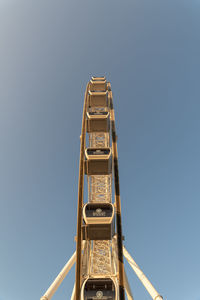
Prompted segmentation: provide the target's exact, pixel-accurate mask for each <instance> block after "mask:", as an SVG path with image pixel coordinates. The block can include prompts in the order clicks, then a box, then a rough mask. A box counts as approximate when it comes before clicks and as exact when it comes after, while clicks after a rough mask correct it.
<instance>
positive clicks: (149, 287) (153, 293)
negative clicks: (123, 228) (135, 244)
mask: <svg viewBox="0 0 200 300" xmlns="http://www.w3.org/2000/svg"><path fill="white" fill-rule="evenodd" d="M123 252H124V257H125V258H126V259H127V261H128V263H129V264H130V266H131V267H132V269H133V271H134V272H135V274H136V275H137V277H138V278H139V279H140V281H141V282H142V284H143V285H144V287H145V288H146V290H147V292H148V293H149V294H150V296H151V297H152V299H153V300H163V297H162V296H161V295H160V294H159V293H158V292H157V291H156V289H155V288H154V286H153V285H152V284H151V282H150V281H149V280H148V278H147V277H146V276H145V275H144V273H143V272H142V270H141V269H140V268H139V266H138V265H137V264H136V262H135V261H134V260H133V258H132V257H131V255H130V254H129V253H128V251H127V250H126V248H125V247H123Z"/></svg>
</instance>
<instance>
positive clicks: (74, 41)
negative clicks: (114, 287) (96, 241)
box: [0, 0, 200, 300]
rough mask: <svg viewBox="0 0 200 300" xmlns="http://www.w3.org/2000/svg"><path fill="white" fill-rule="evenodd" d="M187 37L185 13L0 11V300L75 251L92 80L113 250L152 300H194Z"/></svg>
mask: <svg viewBox="0 0 200 300" xmlns="http://www.w3.org/2000/svg"><path fill="white" fill-rule="evenodd" d="M199 32H200V2H199V0H188V1H186V0H165V1H164V0H124V1H122V0H121V1H119V0H107V1H105V0H101V1H92V0H65V1H64V0H52V1H49V0H42V1H41V0H34V1H27V0H18V1H16V0H0V139H1V146H0V241H1V242H0V299H1V300H13V299H15V300H23V299H24V300H25V299H28V300H36V299H39V298H40V296H41V295H42V294H43V293H44V292H45V290H46V289H47V288H48V286H49V285H50V284H51V282H52V281H53V279H54V278H55V276H56V275H57V274H58V272H59V271H60V269H61V268H62V267H63V265H64V264H65V263H66V261H67V260H68V258H69V257H70V256H71V255H72V253H73V252H74V250H75V242H74V236H75V234H76V210H77V190H78V164H79V136H80V132H81V116H82V106H83V97H84V91H85V87H86V83H87V81H88V80H89V79H90V77H91V76H92V75H104V74H105V75H106V77H107V79H108V80H109V81H110V82H111V85H112V90H113V93H114V105H115V110H116V122H117V132H118V137H119V138H118V150H119V168H120V185H121V198H122V220H123V233H124V235H125V245H126V247H127V249H128V250H129V252H130V253H131V254H132V255H133V257H134V258H135V260H136V262H137V263H138V264H139V266H140V267H141V268H142V269H143V271H144V272H145V274H146V275H147V276H148V277H149V279H150V280H151V281H152V283H153V284H154V285H155V287H156V288H157V289H158V290H159V291H160V293H161V294H162V295H163V296H164V297H165V299H166V298H167V300H179V299H181V300H200V271H199V269H200V239H199V236H200V234H199V231H200V217H199V215H200V180H199V178H200V158H199V157H200V155H199V153H200V139H199V131H200V117H199V115H200V83H199V78H200V56H199V53H200V33H199ZM126 269H127V273H128V277H129V281H130V284H131V286H132V290H133V294H134V296H135V300H137V299H141V300H148V299H150V296H149V295H148V294H147V292H146V291H145V290H144V289H143V286H142V285H141V284H140V282H139V281H138V279H137V278H136V276H135V275H134V274H133V272H132V271H131V269H130V268H129V266H127V265H126ZM73 282H74V269H73V270H72V271H71V273H70V274H69V276H68V277H67V278H66V279H65V281H64V282H63V284H62V285H61V287H60V289H59V290H58V292H57V293H56V294H55V296H54V298H53V299H55V300H68V299H70V295H71V291H72V288H73Z"/></svg>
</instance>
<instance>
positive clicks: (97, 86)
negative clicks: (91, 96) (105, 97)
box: [89, 77, 106, 92]
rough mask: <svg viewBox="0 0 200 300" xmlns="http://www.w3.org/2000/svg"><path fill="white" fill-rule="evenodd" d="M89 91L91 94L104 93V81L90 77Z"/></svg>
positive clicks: (103, 79)
mask: <svg viewBox="0 0 200 300" xmlns="http://www.w3.org/2000/svg"><path fill="white" fill-rule="evenodd" d="M89 90H90V91H91V92H95V91H96V92H105V91H106V79H105V78H99V77H92V79H91V80H90V83H89Z"/></svg>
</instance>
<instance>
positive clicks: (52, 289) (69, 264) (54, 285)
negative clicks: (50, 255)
mask: <svg viewBox="0 0 200 300" xmlns="http://www.w3.org/2000/svg"><path fill="white" fill-rule="evenodd" d="M75 261H76V252H74V254H73V255H72V257H71V258H70V259H69V260H68V262H67V263H66V265H65V266H64V268H63V269H62V270H61V272H60V273H59V274H58V276H57V277H56V279H55V280H54V282H53V283H52V284H51V286H50V287H49V288H48V290H47V291H46V293H45V294H44V295H43V296H42V297H41V298H40V300H50V299H51V298H52V297H53V295H54V293H55V292H56V291H57V289H58V287H59V286H60V284H61V283H62V282H63V280H64V279H65V277H66V275H67V274H68V272H69V270H70V269H71V268H72V266H73V265H74V263H75Z"/></svg>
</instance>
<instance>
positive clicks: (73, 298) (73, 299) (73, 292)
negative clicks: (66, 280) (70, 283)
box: [71, 284, 75, 300]
mask: <svg viewBox="0 0 200 300" xmlns="http://www.w3.org/2000/svg"><path fill="white" fill-rule="evenodd" d="M71 300H75V284H74V288H73V291H72V296H71Z"/></svg>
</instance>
